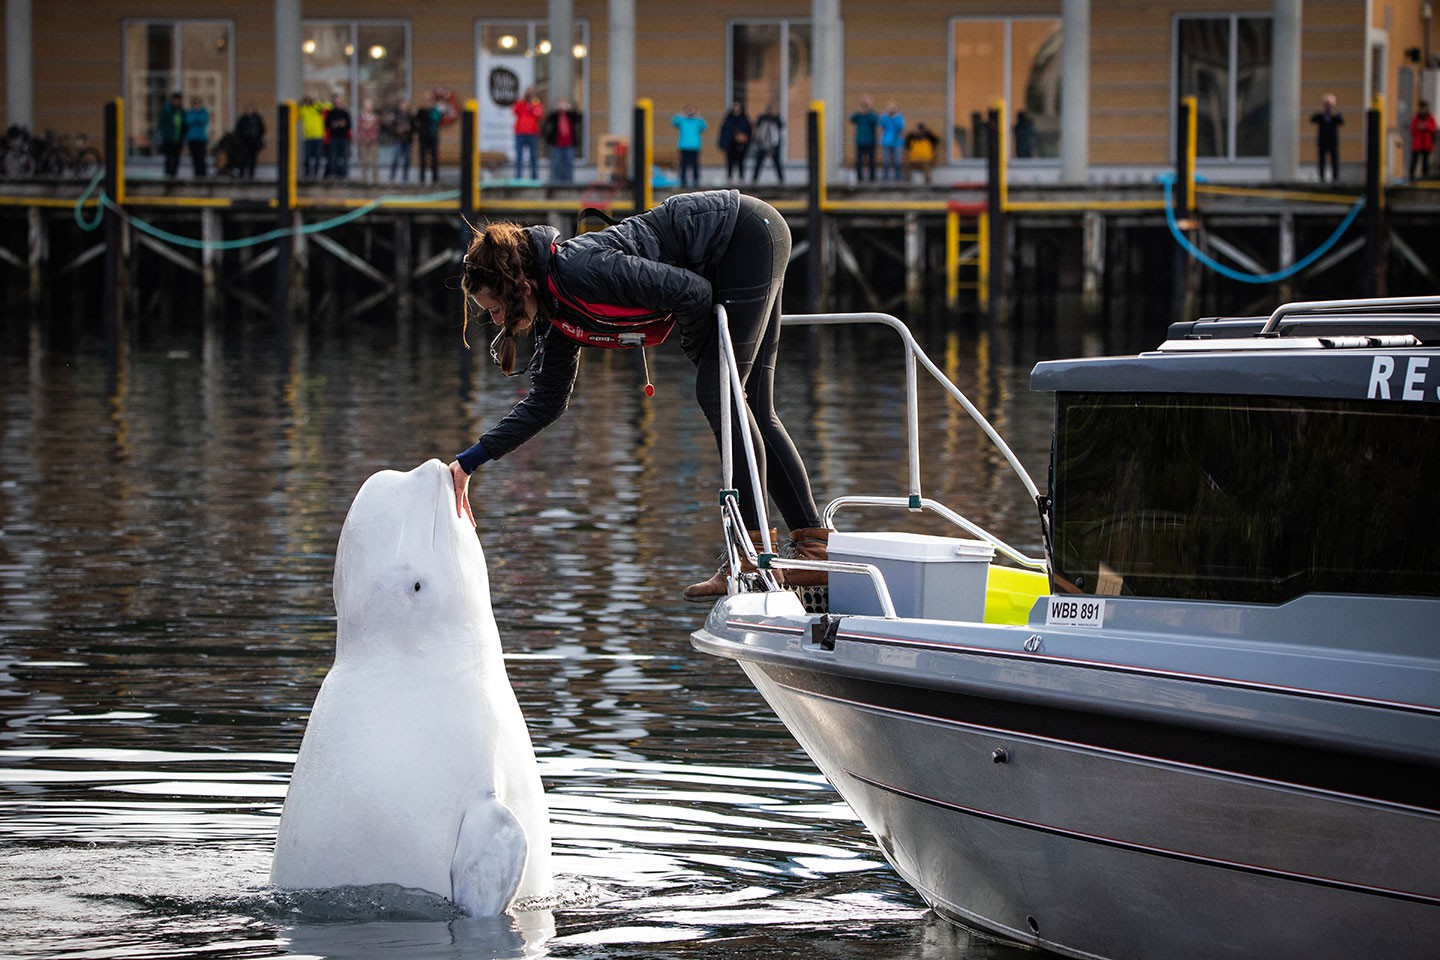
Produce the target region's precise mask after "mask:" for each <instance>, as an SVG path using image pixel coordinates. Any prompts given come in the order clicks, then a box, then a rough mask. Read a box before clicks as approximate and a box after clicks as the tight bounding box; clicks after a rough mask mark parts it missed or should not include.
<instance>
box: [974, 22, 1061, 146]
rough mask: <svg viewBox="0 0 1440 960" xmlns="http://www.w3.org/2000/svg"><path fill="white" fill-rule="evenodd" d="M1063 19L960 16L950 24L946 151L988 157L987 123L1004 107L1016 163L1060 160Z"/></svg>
mask: <svg viewBox="0 0 1440 960" xmlns="http://www.w3.org/2000/svg"><path fill="white" fill-rule="evenodd" d="M1060 53H1061V33H1060V21H1059V20H1052V19H1046V18H1038V17H1009V18H1003V19H970V18H957V19H954V20H952V21H951V25H950V103H951V107H950V133H951V136H950V138H949V140H950V151H951V156H952V157H953V158H955V159H957V160H964V159H976V158H982V157H984V156H985V120H986V117H987V115H988V114H989V111H990V109H991V107H993V106H994V105H995V102H996V101H997V100H1003V101H1005V112H1006V115H1007V117H1008V119H1009V121H1010V123H1011V124H1012V125H1013V126H1012V135H1011V136H1010V138H1009V144H1010V156H1011V158H1012V159H1016V160H1022V161H1023V160H1033V159H1040V158H1054V157H1058V156H1059V155H1060Z"/></svg>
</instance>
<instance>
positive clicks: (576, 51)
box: [570, 43, 590, 60]
mask: <svg viewBox="0 0 1440 960" xmlns="http://www.w3.org/2000/svg"><path fill="white" fill-rule="evenodd" d="M589 52H590V51H589V50H587V49H585V44H583V43H577V44H575V46H573V47H571V48H570V53H571V54H572V55H573V56H574V57H575V59H576V60H584V59H585V56H586V54H588V53H589Z"/></svg>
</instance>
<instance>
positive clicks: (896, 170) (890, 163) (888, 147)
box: [880, 100, 905, 183]
mask: <svg viewBox="0 0 1440 960" xmlns="http://www.w3.org/2000/svg"><path fill="white" fill-rule="evenodd" d="M880 151H881V158H880V168H881V170H880V179H881V180H894V181H895V182H896V183H899V182H900V181H901V180H902V179H904V177H903V175H902V174H901V167H902V160H903V157H904V154H905V114H903V113H901V112H900V105H899V104H897V103H896V102H895V101H894V100H891V101H890V102H889V103H888V104H886V105H885V113H884V114H883V115H882V116H881V117H880Z"/></svg>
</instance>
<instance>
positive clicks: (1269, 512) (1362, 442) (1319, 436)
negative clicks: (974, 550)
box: [1051, 393, 1440, 603]
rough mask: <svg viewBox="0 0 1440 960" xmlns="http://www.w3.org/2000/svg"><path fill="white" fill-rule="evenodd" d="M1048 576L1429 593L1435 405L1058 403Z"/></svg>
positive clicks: (1214, 596) (1092, 586) (1249, 597)
mask: <svg viewBox="0 0 1440 960" xmlns="http://www.w3.org/2000/svg"><path fill="white" fill-rule="evenodd" d="M1056 402H1057V410H1056V416H1057V420H1056V438H1055V452H1054V463H1053V469H1052V475H1051V483H1052V489H1051V495H1052V497H1053V498H1054V507H1053V510H1054V513H1053V517H1052V521H1053V532H1054V562H1055V579H1056V581H1057V582H1058V583H1066V582H1068V583H1070V584H1073V585H1074V586H1075V587H1076V588H1078V589H1079V590H1080V591H1081V592H1083V593H1089V594H1102V595H1105V594H1109V595H1128V596H1137V597H1165V598H1175V599H1196V600H1224V601H1230V602H1241V603H1244V602H1249V603H1280V602H1283V601H1285V600H1289V599H1291V598H1293V597H1297V596H1300V595H1301V594H1305V593H1313V592H1326V593H1365V594H1386V595H1392V596H1393V595H1401V596H1440V509H1436V484H1437V480H1440V415H1437V413H1440V409H1437V407H1436V406H1434V405H1428V404H1418V403H1416V404H1401V403H1384V402H1379V401H1346V400H1319V399H1290V398H1263V397H1235V396H1204V395H1196V394H1185V395H1161V394H1147V393H1130V394H1124V393H1103V394H1102V393H1061V394H1059V395H1058V396H1057V401H1056Z"/></svg>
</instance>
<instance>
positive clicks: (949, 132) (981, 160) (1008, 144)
mask: <svg viewBox="0 0 1440 960" xmlns="http://www.w3.org/2000/svg"><path fill="white" fill-rule="evenodd" d="M1020 22H1028V23H1034V22H1047V23H1054V24H1056V26H1057V27H1059V28H1060V30H1061V44H1062V48H1063V44H1064V35H1063V32H1064V20H1063V18H1062V17H1060V16H1059V15H1058V14H1057V15H1053V16H1052V15H1049V14H1042V13H1024V14H1015V15H1013V16H989V15H983V14H956V15H954V16H951V17H950V18H949V20H948V21H947V25H946V34H945V116H946V117H947V122H946V124H945V155H946V162H947V163H950V164H956V165H960V166H964V165H966V164H969V165H972V166H984V165H985V163H986V159H985V156H984V155H983V154H982V153H980V151H978V150H976V149H973V145H972V149H971V151H970V154H969V155H968V156H960V155H959V151H958V149H957V146H956V138H955V125H956V122H957V119H958V118H957V117H956V116H955V111H956V109H957V103H956V98H955V29H956V27H957V25H958V24H960V23H991V24H999V25H1000V26H1001V29H1002V34H1003V41H1002V44H1003V49H1002V51H1001V55H1000V63H1001V71H1002V73H1001V75H1002V77H1003V78H1004V87H1005V89H1004V90H1003V92H1002V94H1001V97H1002V99H1003V100H1004V101H1005V113H1006V116H1005V117H1003V118H1002V120H1003V122H1004V123H1005V125H1006V126H1007V128H1008V127H1011V126H1013V125H1014V123H1015V116H1016V114H1017V113H1018V111H1017V109H1016V104H1017V102H1023V99H1024V97H1023V94H1022V95H1021V96H1020V97H1018V98H1017V96H1016V93H1015V91H1014V89H1012V85H1013V84H1014V82H1015V33H1014V29H1013V26H1014V24H1016V23H1020ZM1059 122H1060V115H1059V114H1058V113H1057V114H1056V130H1057V133H1058V130H1059V129H1060V126H1059ZM1000 142H1001V144H1002V145H1003V147H1004V149H1005V153H1006V156H1005V162H1006V163H1007V164H1018V165H1019V166H1022V167H1040V168H1046V167H1059V166H1060V153H1061V150H1060V149H1057V150H1056V152H1055V156H1053V157H1044V156H1037V157H1017V156H1015V137H1014V134H1013V132H1012V131H1011V130H1009V129H1007V130H1005V131H1004V135H1003V136H1001V137H1000Z"/></svg>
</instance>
